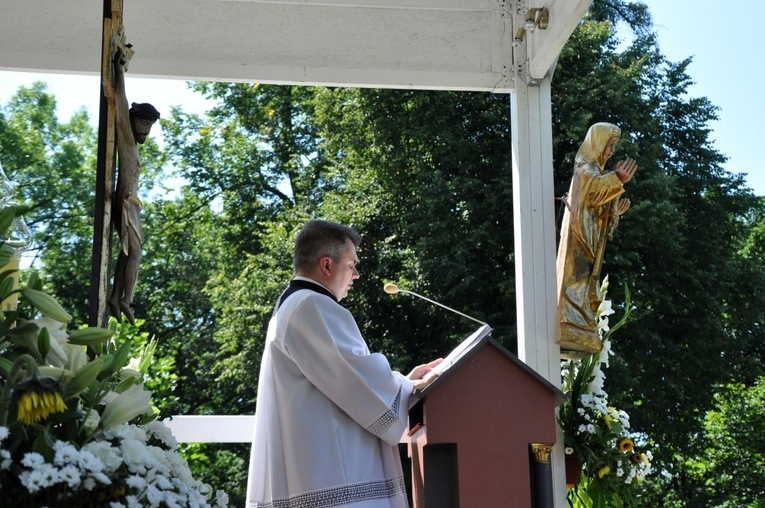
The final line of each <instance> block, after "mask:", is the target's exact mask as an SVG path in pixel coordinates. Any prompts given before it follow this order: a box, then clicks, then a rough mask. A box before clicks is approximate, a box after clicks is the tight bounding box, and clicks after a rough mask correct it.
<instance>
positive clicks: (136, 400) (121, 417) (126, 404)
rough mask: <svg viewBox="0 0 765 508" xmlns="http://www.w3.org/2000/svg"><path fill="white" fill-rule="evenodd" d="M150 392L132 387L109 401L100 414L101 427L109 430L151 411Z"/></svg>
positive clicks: (138, 387) (140, 386) (139, 386)
mask: <svg viewBox="0 0 765 508" xmlns="http://www.w3.org/2000/svg"><path fill="white" fill-rule="evenodd" d="M151 408H152V407H151V392H149V391H148V390H144V388H143V386H142V385H132V386H131V387H130V388H128V389H127V390H125V391H124V392H122V393H120V394H119V395H117V396H116V397H114V399H112V400H111V401H109V402H108V403H107V404H106V407H105V408H104V411H103V413H102V414H101V427H103V428H104V429H110V428H112V427H116V426H117V425H121V424H123V423H127V422H129V421H130V420H132V419H133V418H135V417H136V416H140V415H142V414H144V413H147V412H148V411H150V410H151Z"/></svg>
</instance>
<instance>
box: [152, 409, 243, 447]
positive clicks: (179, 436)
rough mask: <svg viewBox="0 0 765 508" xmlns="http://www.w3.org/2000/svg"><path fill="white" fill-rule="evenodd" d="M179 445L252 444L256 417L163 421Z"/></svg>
mask: <svg viewBox="0 0 765 508" xmlns="http://www.w3.org/2000/svg"><path fill="white" fill-rule="evenodd" d="M162 423H164V424H165V425H167V426H168V427H169V428H170V430H171V431H172V432H173V436H175V439H176V440H177V441H178V442H179V443H252V431H253V429H254V428H255V416H254V415H235V416H229V415H182V416H173V417H171V418H168V419H165V420H162Z"/></svg>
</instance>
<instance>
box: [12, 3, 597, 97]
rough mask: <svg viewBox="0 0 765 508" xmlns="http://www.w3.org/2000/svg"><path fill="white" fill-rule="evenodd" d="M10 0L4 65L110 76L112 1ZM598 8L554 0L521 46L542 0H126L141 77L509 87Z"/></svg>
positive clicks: (545, 63) (537, 72)
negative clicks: (106, 60)
mask: <svg viewBox="0 0 765 508" xmlns="http://www.w3.org/2000/svg"><path fill="white" fill-rule="evenodd" d="M0 2H2V9H1V10H0V12H2V15H1V16H0V68H3V69H6V70H34V71H44V72H56V73H84V74H98V73H99V72H100V65H101V40H102V33H103V20H104V8H103V5H102V3H101V2H98V1H93V0H91V1H85V0H56V1H50V0H23V1H19V0H0ZM590 2H591V0H585V1H582V0H553V1H549V2H547V3H546V4H545V6H547V7H549V12H550V26H549V27H548V29H547V30H536V31H535V32H533V33H529V34H527V37H526V38H525V41H524V43H523V45H522V46H521V47H520V48H517V49H516V48H513V45H512V42H513V38H514V37H515V35H516V33H517V31H518V29H519V28H520V27H521V26H523V23H524V20H525V14H526V12H527V11H528V9H529V8H532V7H533V6H534V5H532V4H537V3H538V4H539V5H538V6H537V7H542V6H543V4H542V2H541V1H538V0H529V1H525V0H519V1H516V2H513V1H506V0H124V4H123V24H124V26H125V28H126V35H127V42H129V43H131V44H132V45H133V49H134V50H135V52H136V54H135V57H134V58H133V60H131V62H130V69H129V71H130V74H131V75H132V76H142V77H155V78H174V79H189V80H214V81H247V82H256V81H257V82H261V83H291V84H324V85H338V86H340V85H342V86H376V87H391V88H428V89H452V90H482V91H492V92H510V91H512V88H513V80H514V77H515V71H516V70H517V69H518V68H519V66H524V62H525V61H526V60H527V56H530V55H531V53H534V54H535V58H534V59H528V62H527V64H528V65H526V66H524V67H522V69H523V70H522V72H525V73H528V74H529V76H530V77H531V76H533V77H537V78H541V77H543V76H544V75H545V74H546V73H547V71H548V70H549V68H550V66H551V64H552V63H553V62H554V60H555V58H556V57H557V54H558V52H559V51H560V47H562V45H563V43H564V42H565V40H566V39H567V38H568V36H569V35H570V33H571V30H573V26H575V25H576V23H578V21H579V20H580V19H581V16H582V14H583V13H584V11H585V10H586V9H587V7H588V6H589V3H590ZM109 4H110V2H108V1H107V2H106V5H109ZM574 11H576V12H574ZM110 16H111V14H110V13H108V12H107V17H110ZM572 23H573V25H572ZM514 52H515V53H517V54H516V55H514V54H513V53H514Z"/></svg>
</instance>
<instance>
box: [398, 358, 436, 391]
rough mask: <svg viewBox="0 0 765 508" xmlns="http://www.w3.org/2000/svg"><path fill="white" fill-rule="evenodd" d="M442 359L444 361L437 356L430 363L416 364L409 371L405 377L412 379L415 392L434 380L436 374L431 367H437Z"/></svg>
mask: <svg viewBox="0 0 765 508" xmlns="http://www.w3.org/2000/svg"><path fill="white" fill-rule="evenodd" d="M442 361H444V359H443V358H439V359H437V360H433V361H432V362H430V363H426V364H423V365H418V366H417V367H415V368H414V369H413V370H412V372H410V373H409V375H408V376H406V377H407V379H409V380H410V381H412V385H414V391H415V392H416V391H419V390H422V389H424V388H425V387H426V386H428V385H429V384H430V383H432V382H433V381H435V379H436V378H437V377H438V375H437V374H436V373H435V372H434V371H433V369H435V368H436V367H438V365H439V364H440V363H441V362H442Z"/></svg>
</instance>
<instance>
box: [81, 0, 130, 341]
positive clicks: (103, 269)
mask: <svg viewBox="0 0 765 508" xmlns="http://www.w3.org/2000/svg"><path fill="white" fill-rule="evenodd" d="M121 13H122V0H104V14H103V35H102V46H101V104H100V112H99V120H98V161H97V164H96V206H95V214H94V218H95V220H94V224H93V261H92V269H91V276H90V314H89V319H88V325H89V326H106V324H107V323H108V321H109V309H108V307H107V305H106V301H107V299H108V297H109V279H110V276H111V247H112V200H113V197H114V182H115V173H116V171H115V167H116V157H115V154H116V141H117V140H116V136H115V129H116V119H115V108H114V89H113V87H112V74H113V72H112V58H113V51H112V49H113V44H112V41H113V39H114V37H116V36H117V33H118V32H119V27H120V24H121Z"/></svg>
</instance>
